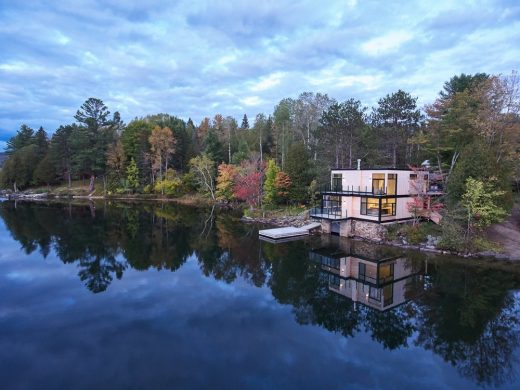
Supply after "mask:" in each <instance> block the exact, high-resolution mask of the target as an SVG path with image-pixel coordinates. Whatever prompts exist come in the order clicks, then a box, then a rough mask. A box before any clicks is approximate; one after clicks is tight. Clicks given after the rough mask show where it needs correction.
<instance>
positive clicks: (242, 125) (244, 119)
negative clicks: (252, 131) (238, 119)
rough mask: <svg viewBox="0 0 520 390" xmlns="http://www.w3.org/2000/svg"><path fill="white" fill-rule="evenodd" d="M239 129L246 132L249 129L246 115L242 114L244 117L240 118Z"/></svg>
mask: <svg viewBox="0 0 520 390" xmlns="http://www.w3.org/2000/svg"><path fill="white" fill-rule="evenodd" d="M240 128H241V129H242V130H248V129H249V121H248V120H247V115H246V114H244V117H243V118H242V124H241V125H240Z"/></svg>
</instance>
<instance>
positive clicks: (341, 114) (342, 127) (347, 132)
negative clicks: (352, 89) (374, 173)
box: [318, 99, 366, 168]
mask: <svg viewBox="0 0 520 390" xmlns="http://www.w3.org/2000/svg"><path fill="white" fill-rule="evenodd" d="M365 110H366V108H364V107H362V106H361V102H360V101H359V100H354V99H349V100H346V101H345V102H343V103H336V102H334V103H332V104H331V105H330V106H329V107H328V109H327V111H325V112H323V115H322V117H321V121H320V124H321V127H320V129H319V133H318V134H319V138H320V144H321V149H322V150H323V155H324V157H328V158H329V161H331V162H332V164H330V165H331V166H330V167H329V168H332V167H336V168H340V167H348V168H352V161H353V158H354V155H355V154H356V153H357V152H358V151H357V143H358V140H359V139H360V134H361V131H362V128H363V127H364V126H365ZM330 152H333V155H332V156H330ZM331 157H332V158H331Z"/></svg>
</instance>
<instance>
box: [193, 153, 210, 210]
mask: <svg viewBox="0 0 520 390" xmlns="http://www.w3.org/2000/svg"><path fill="white" fill-rule="evenodd" d="M190 167H191V172H192V173H193V175H194V176H195V181H196V182H197V184H198V186H199V188H200V189H201V190H202V192H204V193H206V194H209V195H210V196H211V199H213V200H215V199H216V196H215V162H214V161H213V160H211V158H210V157H209V156H208V155H207V154H205V153H203V154H202V155H200V156H197V157H194V158H192V159H191V160H190Z"/></svg>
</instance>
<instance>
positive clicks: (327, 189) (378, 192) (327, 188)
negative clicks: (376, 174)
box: [320, 184, 387, 196]
mask: <svg viewBox="0 0 520 390" xmlns="http://www.w3.org/2000/svg"><path fill="white" fill-rule="evenodd" d="M320 192H321V193H322V194H325V195H360V196H386V195H387V190H386V188H385V189H378V188H371V187H368V186H365V187H361V186H354V185H352V186H347V187H343V186H342V185H335V184H332V185H331V184H326V185H324V186H321V187H320Z"/></svg>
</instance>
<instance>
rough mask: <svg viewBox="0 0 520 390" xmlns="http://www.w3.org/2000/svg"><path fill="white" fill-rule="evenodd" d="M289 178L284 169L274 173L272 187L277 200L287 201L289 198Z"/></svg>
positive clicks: (290, 182)
mask: <svg viewBox="0 0 520 390" xmlns="http://www.w3.org/2000/svg"><path fill="white" fill-rule="evenodd" d="M291 184H292V181H291V178H290V177H289V175H288V174H287V173H285V172H284V171H280V172H278V173H277V174H276V178H275V180H274V188H275V191H276V199H277V201H278V202H280V203H281V202H287V201H288V200H289V191H290V190H291Z"/></svg>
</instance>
